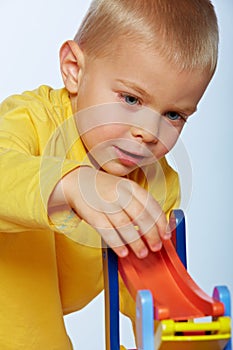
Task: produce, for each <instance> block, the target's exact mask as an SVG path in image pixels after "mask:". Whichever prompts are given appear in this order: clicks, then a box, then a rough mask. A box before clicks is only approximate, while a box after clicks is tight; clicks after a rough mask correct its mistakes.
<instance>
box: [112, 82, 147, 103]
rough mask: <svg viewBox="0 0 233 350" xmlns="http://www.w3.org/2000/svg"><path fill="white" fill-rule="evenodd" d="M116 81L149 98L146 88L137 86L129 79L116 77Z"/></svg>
mask: <svg viewBox="0 0 233 350" xmlns="http://www.w3.org/2000/svg"><path fill="white" fill-rule="evenodd" d="M116 81H117V82H118V83H121V84H123V85H125V86H126V87H129V88H131V89H133V90H135V91H137V92H138V93H139V94H141V95H142V96H144V97H146V98H147V99H151V95H150V94H149V92H147V91H146V90H144V89H142V88H141V87H139V86H138V85H137V84H135V83H134V82H132V81H129V80H124V79H117V80H116Z"/></svg>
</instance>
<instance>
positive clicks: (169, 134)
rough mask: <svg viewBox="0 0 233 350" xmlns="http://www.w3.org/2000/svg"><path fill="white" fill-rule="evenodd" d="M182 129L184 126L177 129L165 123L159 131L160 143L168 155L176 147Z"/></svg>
mask: <svg viewBox="0 0 233 350" xmlns="http://www.w3.org/2000/svg"><path fill="white" fill-rule="evenodd" d="M182 129H183V125H182V126H177V127H175V126H173V125H171V124H169V123H168V122H164V123H163V124H162V125H161V128H160V130H159V141H160V143H161V145H162V147H163V148H164V151H165V152H166V153H168V152H169V151H170V150H171V149H172V148H173V147H174V146H175V144H176V141H177V140H178V138H179V136H180V134H181V131H182Z"/></svg>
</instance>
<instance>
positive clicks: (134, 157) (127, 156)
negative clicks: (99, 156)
mask: <svg viewBox="0 0 233 350" xmlns="http://www.w3.org/2000/svg"><path fill="white" fill-rule="evenodd" d="M115 150H116V154H117V159H118V160H119V162H120V163H121V164H123V165H126V166H135V165H138V164H139V163H141V162H142V160H143V159H145V156H142V155H139V154H135V153H131V152H129V151H126V150H124V149H122V148H120V147H117V146H115Z"/></svg>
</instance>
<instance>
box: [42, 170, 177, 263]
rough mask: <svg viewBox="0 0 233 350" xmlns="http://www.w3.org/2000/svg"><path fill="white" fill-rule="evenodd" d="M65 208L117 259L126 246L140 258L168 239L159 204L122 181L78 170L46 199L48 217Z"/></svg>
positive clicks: (108, 175)
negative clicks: (80, 220) (73, 212)
mask: <svg viewBox="0 0 233 350" xmlns="http://www.w3.org/2000/svg"><path fill="white" fill-rule="evenodd" d="M67 204H68V205H69V206H70V207H71V208H72V209H73V210H74V211H75V212H76V214H77V216H78V217H80V218H81V219H84V220H85V221H86V222H87V223H89V224H90V225H91V226H93V227H94V228H95V229H96V230H97V231H98V232H99V233H100V234H101V236H102V237H103V239H104V240H105V242H106V243H107V244H108V245H109V246H110V247H112V248H113V249H114V251H115V252H116V253H117V254H118V255H119V256H125V255H126V254H127V251H128V250H127V247H126V246H125V245H126V244H127V245H129V246H130V247H131V249H132V250H133V251H134V252H135V254H136V255H137V256H138V257H140V258H143V257H145V256H146V255H147V247H146V246H148V247H149V248H150V249H151V250H152V251H157V250H159V249H160V248H161V245H162V244H161V239H162V238H163V239H168V238H170V234H169V233H168V232H167V220H166V217H165V214H164V213H163V211H162V210H161V208H160V206H159V204H158V203H157V202H156V201H155V200H154V199H153V197H152V196H151V195H150V194H149V193H148V192H147V191H146V190H145V189H143V188H142V187H140V186H139V185H138V184H137V183H135V182H133V181H131V180H128V179H125V178H121V177H117V176H113V175H110V174H107V173H105V172H102V171H97V170H95V169H93V168H91V167H88V166H81V167H79V168H77V169H75V170H73V171H71V172H70V173H69V174H67V175H66V176H65V177H64V178H63V179H62V180H61V181H59V183H58V184H57V186H56V187H55V189H54V191H53V193H52V195H51V196H50V199H49V204H48V211H49V214H51V213H52V212H53V211H54V210H56V208H61V207H62V206H66V205H67ZM142 236H143V239H142ZM145 241H146V243H147V244H145Z"/></svg>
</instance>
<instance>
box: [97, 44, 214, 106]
mask: <svg viewBox="0 0 233 350" xmlns="http://www.w3.org/2000/svg"><path fill="white" fill-rule="evenodd" d="M99 65H100V71H102V73H103V75H104V76H103V79H112V81H114V82H116V83H117V84H118V83H119V84H120V85H125V86H126V87H127V88H129V89H131V90H136V91H137V92H139V93H141V94H142V93H143V94H144V95H145V96H146V98H147V100H148V102H151V103H152V102H153V103H154V102H155V101H154V100H155V99H156V98H157V99H159V100H160V101H162V100H168V101H169V103H170V104H176V103H185V104H186V105H187V104H190V105H192V107H190V108H193V109H195V108H196V105H197V103H198V101H199V99H200V98H201V96H202V94H203V93H204V91H205V89H206V87H207V85H208V83H209V80H210V76H209V73H207V72H206V73H205V72H204V71H203V70H200V69H192V70H191V69H190V70H188V69H186V70H183V71H180V69H179V68H178V67H176V66H175V65H174V64H171V63H170V62H168V61H166V60H165V59H164V58H163V57H161V55H159V54H158V53H157V52H156V50H155V49H154V48H151V47H146V46H145V44H141V43H135V42H133V43H131V42H128V41H127V40H126V41H116V43H115V44H114V46H113V48H112V49H111V52H110V53H109V54H108V55H106V56H105V57H102V58H100V59H99ZM149 99H150V101H149Z"/></svg>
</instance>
